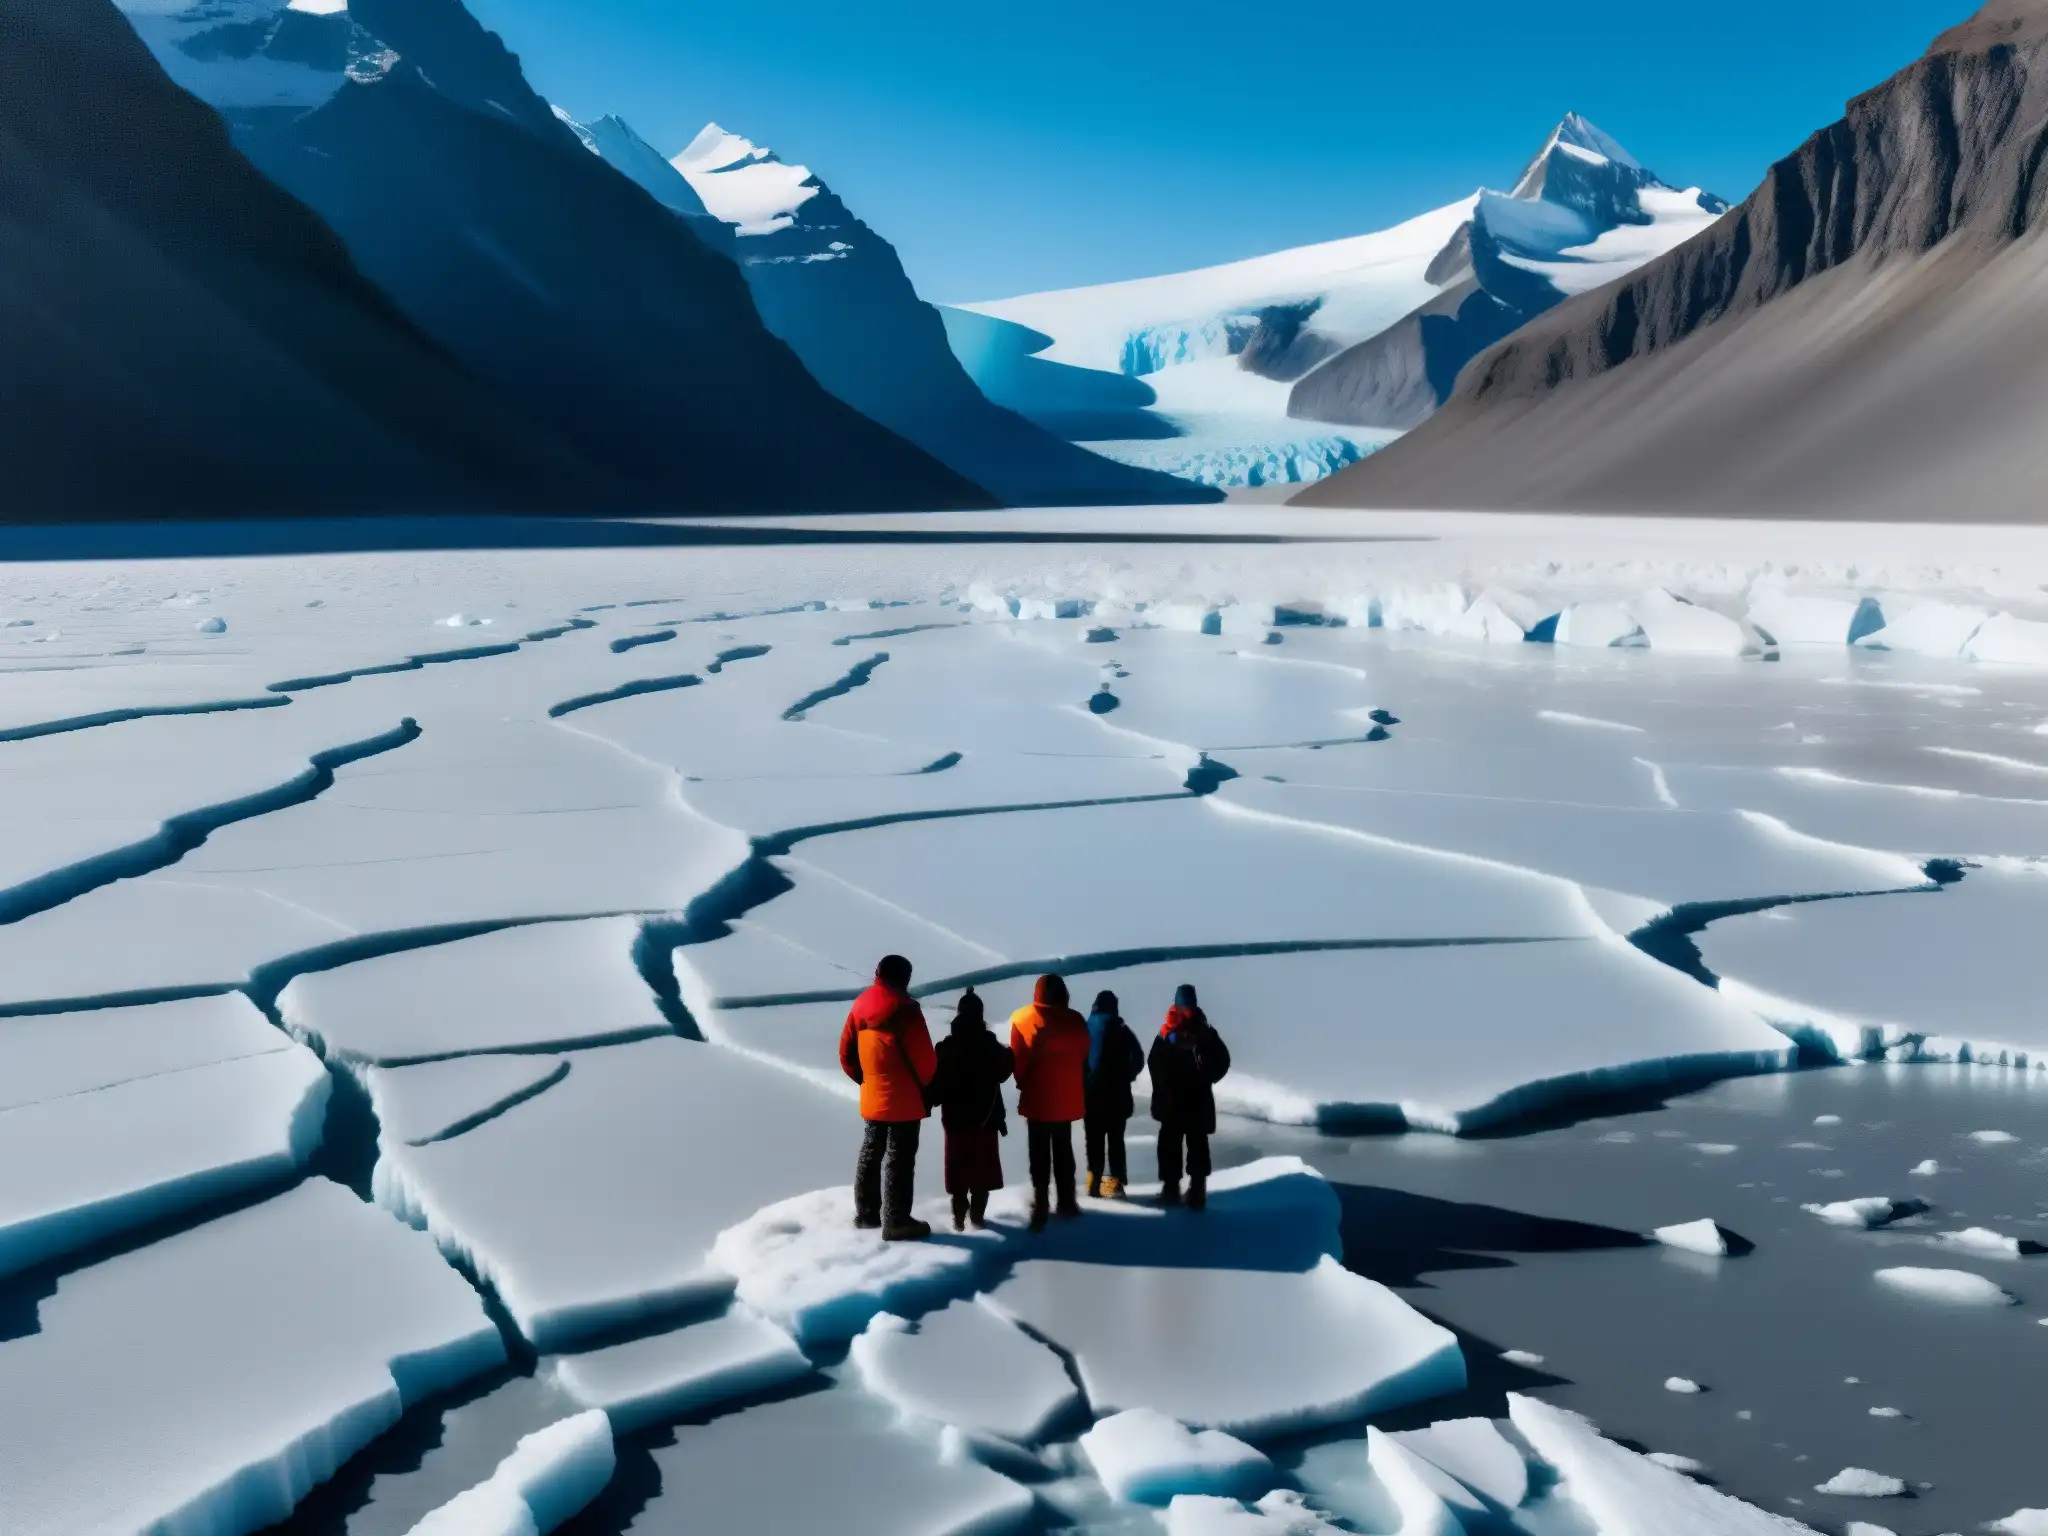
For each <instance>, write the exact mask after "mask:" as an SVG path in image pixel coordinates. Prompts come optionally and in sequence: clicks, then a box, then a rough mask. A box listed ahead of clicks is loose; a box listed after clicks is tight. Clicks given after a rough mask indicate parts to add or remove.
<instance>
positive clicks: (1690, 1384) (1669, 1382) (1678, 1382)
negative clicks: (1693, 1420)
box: [1664, 1376, 1706, 1397]
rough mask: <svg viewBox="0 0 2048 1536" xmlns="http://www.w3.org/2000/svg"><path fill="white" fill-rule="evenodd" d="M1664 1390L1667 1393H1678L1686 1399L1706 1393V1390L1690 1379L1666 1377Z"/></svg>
mask: <svg viewBox="0 0 2048 1536" xmlns="http://www.w3.org/2000/svg"><path fill="white" fill-rule="evenodd" d="M1664 1390H1665V1391H1666V1392H1677V1393H1679V1394H1681V1395H1682V1396H1685V1397H1696V1396H1698V1395H1699V1394H1700V1393H1701V1392H1704V1391H1705V1390H1706V1388H1704V1387H1702V1386H1701V1385H1700V1384H1699V1383H1698V1382H1696V1381H1693V1380H1692V1379H1690V1378H1689V1377H1685V1376H1666V1377H1665V1378H1664Z"/></svg>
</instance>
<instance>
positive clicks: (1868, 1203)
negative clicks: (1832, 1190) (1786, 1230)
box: [1800, 1195, 1927, 1229]
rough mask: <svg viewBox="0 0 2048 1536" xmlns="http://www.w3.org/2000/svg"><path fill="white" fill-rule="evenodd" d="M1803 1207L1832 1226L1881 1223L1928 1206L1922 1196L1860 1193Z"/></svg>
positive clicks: (1919, 1210)
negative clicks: (1908, 1197)
mask: <svg viewBox="0 0 2048 1536" xmlns="http://www.w3.org/2000/svg"><path fill="white" fill-rule="evenodd" d="M1800 1209H1801V1210H1802V1211H1805V1212H1807V1213H1809V1214H1810V1215H1814V1216H1818V1217H1819V1218H1820V1219H1821V1220H1822V1221H1824V1222H1826V1223H1827V1224H1828V1225H1829V1226H1833V1227H1863V1228H1866V1229H1869V1228H1874V1227H1882V1226H1885V1225H1887V1224H1889V1223H1891V1222H1894V1221H1897V1220H1898V1219H1899V1218H1900V1217H1901V1216H1912V1215H1917V1214H1918V1213H1919V1212H1921V1211H1924V1210H1926V1209H1927V1202H1926V1201H1924V1200H1892V1199H1889V1198H1887V1197H1886V1196H1884V1195H1862V1196H1859V1197H1857V1198H1856V1199H1853V1200H1831V1201H1829V1202H1827V1203H1826V1204H1825V1205H1802V1206H1801V1207H1800Z"/></svg>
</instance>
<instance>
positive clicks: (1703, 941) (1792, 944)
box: [1695, 865, 2048, 1068]
mask: <svg viewBox="0 0 2048 1536" xmlns="http://www.w3.org/2000/svg"><path fill="white" fill-rule="evenodd" d="M2044 921H2048V880H2043V879H2042V878H2041V876H2040V875H2039V874H2038V873H2036V872H2033V871H2031V870H2027V869H2022V868H2016V867H2001V866H1999V865H1992V866H1990V867H1987V868H1982V869H1973V870H1971V871H1969V873H1968V874H1967V875H1966V876H1965V877H1964V878H1963V879H1962V881H1960V882H1959V883H1957V884H1953V885H1948V886H1945V887H1943V888H1942V889H1941V890H1939V891H1930V892H1916V893H1913V894H1902V895H1895V896H1863V897H1857V898H1855V899H1853V900H1845V901H1825V902H1813V903H1809V904H1804V905H1800V906H1797V907H1787V908H1781V909H1778V910H1774V911H1770V912H1759V913H1753V914H1750V915H1746V916H1740V917H1731V918H1724V919H1722V920H1721V921H1719V922H1716V923H1713V924H1711V925H1709V926H1708V928H1707V929H1706V930H1705V931H1704V932H1703V933H1701V934H1700V935H1699V936H1698V938H1697V939H1696V940H1695V942H1696V943H1697V944H1698V945H1699V948H1700V955H1701V958H1702V959H1703V960H1704V961H1705V963H1706V965H1707V968H1708V969H1709V970H1711V971H1713V972H1714V973H1715V974H1716V975H1718V976H1719V977H1721V985H1722V990H1723V991H1725V992H1727V993H1728V994H1729V995H1730V996H1733V997H1736V998H1739V999H1740V1000H1742V1001H1743V1002H1745V1003H1746V1004H1748V1006H1750V1007H1752V1008H1754V1009H1756V1010H1757V1011H1758V1012H1760V1013H1762V1014H1764V1015H1765V1016H1766V1017H1767V1018H1770V1019H1771V1020H1772V1021H1773V1022H1775V1023H1778V1024H1779V1025H1780V1026H1781V1027H1784V1028H1786V1029H1788V1030H1792V1031H1795V1032H1797V1033H1798V1034H1799V1035H1800V1036H1801V1037H1802V1038H1807V1039H1811V1040H1812V1041H1813V1042H1814V1043H1815V1044H1816V1045H1819V1046H1821V1047H1823V1048H1824V1049H1827V1050H1828V1051H1830V1052H1831V1053H1833V1054H1835V1055H1839V1056H1842V1057H1845V1058H1855V1057H1859V1056H1874V1055H1879V1054H1883V1053H1886V1052H1890V1051H1893V1050H1895V1049H1896V1050H1897V1051H1899V1052H1900V1053H1902V1055H1903V1056H1904V1057H1905V1058H1907V1059H1914V1060H1923V1061H1973V1062H1992V1063H1997V1064H2000V1065H2008V1066H2034V1067H2037V1068H2039V1067H2048V1030H2044V1029H2043V1027H2042V1024H2041V1017H2040V997H2041V992H2042V988H2043V984H2044V982H2048V957H2044V955H2043V953H2042V949H2041V946H2040V944H2039V942H2038V937H2039V935H2040V933H2041V931H2042V925H2043V923H2044ZM1959 977H1967V978H1969V985H1968V986H1959V985H1957V979H1958V978H1959Z"/></svg>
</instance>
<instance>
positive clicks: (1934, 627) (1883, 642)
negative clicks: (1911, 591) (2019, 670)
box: [1855, 602, 1991, 656]
mask: <svg viewBox="0 0 2048 1536" xmlns="http://www.w3.org/2000/svg"><path fill="white" fill-rule="evenodd" d="M1886 617H1887V620H1888V622H1887V623H1886V625H1885V627H1884V628H1883V629H1880V630H1877V631H1875V632H1873V633H1871V634H1867V635H1864V636H1863V637H1862V638H1860V639H1859V640H1857V641H1856V642H1855V643H1856V644H1857V645H1860V646H1865V647H1867V648H1869V649H1871V650H1877V651H1912V652H1914V653H1916V654H1918V655H1921V656H1960V655H1961V654H1962V653H1963V647H1964V646H1965V645H1967V644H1968V643H1969V641H1970V637H1971V636H1973V635H1974V634H1976V632H1977V630H1978V629H1979V627H1981V626H1982V625H1983V623H1984V621H1985V620H1986V619H1988V618H1990V617H1991V615H1990V614H1989V613H1987V612H1986V611H1985V610H1984V609H1982V608H1965V607H1959V606H1958V605H1956V604H1954V603H1941V602H1922V603H1918V604H1916V605H1915V606H1913V607H1912V608H1909V609H1907V610H1906V611H1905V612H1904V613H1903V614H1901V615H1899V616H1898V617H1896V618H1892V617H1891V616H1890V615H1887V616H1886Z"/></svg>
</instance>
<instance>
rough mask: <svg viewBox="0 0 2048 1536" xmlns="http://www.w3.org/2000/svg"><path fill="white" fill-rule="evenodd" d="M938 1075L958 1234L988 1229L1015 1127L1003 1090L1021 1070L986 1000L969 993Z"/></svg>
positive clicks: (942, 1047) (941, 1053)
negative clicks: (992, 1022)
mask: <svg viewBox="0 0 2048 1536" xmlns="http://www.w3.org/2000/svg"><path fill="white" fill-rule="evenodd" d="M938 1057H939V1075H938V1076H937V1077H936V1078H934V1079H933V1080H932V1096H933V1097H934V1098H935V1099H937V1100H938V1103H939V1122H940V1123H941V1124H942V1125H944V1126H945V1128H946V1193H947V1194H949V1195H951V1196H952V1197H953V1230H954V1231H955V1232H958V1231H961V1230H963V1229H964V1228H965V1227H966V1225H967V1224H968V1223H969V1222H970V1221H971V1222H973V1223H974V1226H975V1229H976V1230H977V1231H979V1230H980V1229H981V1228H983V1227H985V1226H987V1225H988V1197H989V1195H990V1194H991V1193H992V1192H993V1191H995V1190H998V1189H1001V1188H1002V1187H1003V1160H1002V1146H1001V1141H1000V1138H1002V1137H1004V1136H1007V1135H1008V1134H1009V1131H1010V1127H1009V1124H1008V1121H1007V1116H1006V1115H1005V1113H1004V1110H1003V1084H1004V1083H1006V1082H1008V1081H1009V1080H1010V1076H1011V1074H1012V1073H1014V1072H1015V1071H1016V1069H1017V1064H1016V1061H1015V1060H1014V1059H1013V1058H1012V1057H1011V1055H1010V1048H1009V1047H1008V1046H1007V1045H1004V1044H1003V1043H1002V1041H1000V1040H998V1039H997V1038H996V1037H995V1034H994V1033H993V1032H992V1031H991V1030H990V1029H989V1027H988V1017H987V1014H986V1013H985V1012H984V1010H983V1008H982V1002H981V999H980V998H979V997H978V996H976V995H975V991H974V988H972V987H969V988H968V989H967V991H966V992H965V993H964V994H962V996H961V998H960V1004H959V1007H958V1008H956V1009H955V1010H954V1013H953V1028H952V1032H951V1033H949V1034H948V1035H947V1036H946V1038H945V1039H943V1040H941V1041H940V1042H939V1045H938Z"/></svg>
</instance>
